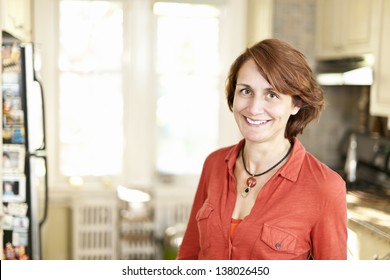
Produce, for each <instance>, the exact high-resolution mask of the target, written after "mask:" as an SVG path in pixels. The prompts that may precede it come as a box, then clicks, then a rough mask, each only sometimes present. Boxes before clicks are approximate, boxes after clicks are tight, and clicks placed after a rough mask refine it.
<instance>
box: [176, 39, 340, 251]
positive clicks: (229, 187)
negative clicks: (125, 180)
mask: <svg viewBox="0 0 390 280" xmlns="http://www.w3.org/2000/svg"><path fill="white" fill-rule="evenodd" d="M226 95H227V101H228V105H229V108H230V110H231V111H232V112H233V114H234V117H235V120H236V123H237V125H238V127H239V129H240V132H241V134H242V135H243V138H244V139H243V140H241V141H240V142H239V143H238V144H236V145H234V146H231V147H227V148H222V149H220V150H217V151H215V152H213V153H212V154H211V155H209V156H208V158H207V159H206V161H205V163H204V167H203V171H202V175H201V178H200V181H199V186H198V190H197V192H196V196H195V200H194V204H193V208H192V211H191V215H190V219H189V222H188V225H187V229H186V232H185V235H184V238H183V242H182V245H181V247H180V249H179V253H178V259H308V258H313V259H346V241H347V227H346V223H347V218H346V188H345V183H344V181H343V180H342V179H341V177H340V176H339V175H338V174H337V173H336V172H334V171H332V170H331V169H330V168H328V167H327V166H326V165H324V164H322V163H321V162H320V161H319V160H317V159H316V158H315V157H314V156H313V155H311V154H310V153H308V152H307V151H306V150H305V149H304V147H303V146H302V144H301V142H300V141H299V140H298V139H297V138H296V136H297V135H298V134H299V133H302V131H303V129H304V128H305V127H306V125H307V124H308V123H309V122H311V121H312V120H314V119H315V118H317V117H318V116H319V114H320V112H321V110H322V108H323V104H324V101H323V93H322V90H321V88H320V87H319V85H318V84H317V83H316V81H315V80H314V78H313V73H312V71H311V69H310V67H309V66H308V64H307V62H306V59H305V57H304V55H303V54H301V53H300V52H299V51H297V50H296V49H294V48H292V47H291V46H290V45H288V44H287V43H285V42H282V41H280V40H277V39H268V40H264V41H261V42H259V43H257V44H256V45H254V46H252V47H251V48H248V49H247V50H246V51H245V52H244V53H243V54H241V55H240V56H239V57H238V58H237V59H236V60H235V62H234V63H233V65H232V66H231V69H230V73H229V76H228V79H227V85H226Z"/></svg>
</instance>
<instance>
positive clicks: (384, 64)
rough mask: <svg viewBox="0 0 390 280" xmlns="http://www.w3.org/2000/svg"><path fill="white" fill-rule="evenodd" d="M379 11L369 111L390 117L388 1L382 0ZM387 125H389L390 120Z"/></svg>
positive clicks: (389, 27) (389, 9)
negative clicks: (377, 44)
mask: <svg viewBox="0 0 390 280" xmlns="http://www.w3.org/2000/svg"><path fill="white" fill-rule="evenodd" d="M381 11H382V14H381V28H380V39H379V48H378V50H377V52H376V53H375V69H374V70H375V72H374V73H375V74H374V84H373V86H372V88H371V99H370V113H371V115H379V116H385V117H390V63H389V62H390V1H388V0H383V1H382V7H381ZM388 126H390V121H389V122H388Z"/></svg>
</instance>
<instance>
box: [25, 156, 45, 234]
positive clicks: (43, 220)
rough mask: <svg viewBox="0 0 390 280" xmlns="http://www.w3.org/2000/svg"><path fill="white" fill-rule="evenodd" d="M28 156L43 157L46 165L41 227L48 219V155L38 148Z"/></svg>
mask: <svg viewBox="0 0 390 280" xmlns="http://www.w3.org/2000/svg"><path fill="white" fill-rule="evenodd" d="M28 156H30V157H35V158H41V159H43V161H44V166H45V177H44V185H45V186H44V188H45V189H44V203H43V215H42V219H41V220H40V221H39V227H41V226H42V225H43V224H44V223H45V221H46V220H47V215H48V208H49V180H48V176H47V167H48V164H47V157H46V153H45V152H44V151H43V150H37V151H36V153H29V154H28Z"/></svg>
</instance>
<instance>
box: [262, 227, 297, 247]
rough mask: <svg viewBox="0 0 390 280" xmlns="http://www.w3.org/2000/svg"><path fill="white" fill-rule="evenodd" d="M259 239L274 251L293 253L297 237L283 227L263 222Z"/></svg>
mask: <svg viewBox="0 0 390 280" xmlns="http://www.w3.org/2000/svg"><path fill="white" fill-rule="evenodd" d="M261 240H262V241H263V242H265V243H266V244H267V245H268V246H269V247H271V248H272V249H274V250H275V251H280V252H288V253H293V252H294V251H295V248H296V246H297V238H296V237H295V236H294V235H292V234H291V233H288V232H287V231H284V230H283V229H280V228H277V227H273V226H270V225H267V224H264V227H263V232H262V234H261Z"/></svg>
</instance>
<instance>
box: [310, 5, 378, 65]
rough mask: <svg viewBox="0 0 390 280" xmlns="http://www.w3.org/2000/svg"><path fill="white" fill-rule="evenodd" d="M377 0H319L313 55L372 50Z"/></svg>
mask: <svg viewBox="0 0 390 280" xmlns="http://www.w3.org/2000/svg"><path fill="white" fill-rule="evenodd" d="M379 4H380V0H343V1H338V0H319V1H318V6H317V27H316V28H317V29H316V32H317V35H316V56H317V57H318V58H338V57H346V56H356V55H361V54H365V53H372V52H373V51H374V49H375V47H376V42H377V38H378V26H379V14H380V10H379V7H380V5H379Z"/></svg>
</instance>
